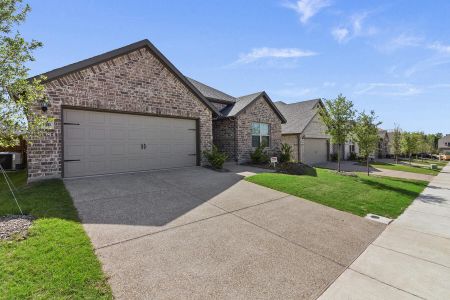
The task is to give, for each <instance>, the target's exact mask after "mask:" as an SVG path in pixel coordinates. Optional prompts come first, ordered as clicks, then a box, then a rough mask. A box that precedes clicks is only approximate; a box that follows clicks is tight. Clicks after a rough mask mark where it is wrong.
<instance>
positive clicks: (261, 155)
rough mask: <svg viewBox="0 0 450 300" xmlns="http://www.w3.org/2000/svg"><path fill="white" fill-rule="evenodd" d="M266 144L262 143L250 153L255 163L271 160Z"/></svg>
mask: <svg viewBox="0 0 450 300" xmlns="http://www.w3.org/2000/svg"><path fill="white" fill-rule="evenodd" d="M266 147H267V146H266V144H265V143H262V144H261V145H259V147H257V148H256V149H255V151H253V152H252V153H250V158H251V160H252V162H253V163H255V164H263V163H266V162H268V161H269V156H267V154H266V153H265V152H264V149H265V148H266Z"/></svg>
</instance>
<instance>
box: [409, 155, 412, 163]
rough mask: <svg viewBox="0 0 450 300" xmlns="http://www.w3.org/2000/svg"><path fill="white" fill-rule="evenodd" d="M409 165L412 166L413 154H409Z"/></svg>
mask: <svg viewBox="0 0 450 300" xmlns="http://www.w3.org/2000/svg"><path fill="white" fill-rule="evenodd" d="M409 165H412V154H409Z"/></svg>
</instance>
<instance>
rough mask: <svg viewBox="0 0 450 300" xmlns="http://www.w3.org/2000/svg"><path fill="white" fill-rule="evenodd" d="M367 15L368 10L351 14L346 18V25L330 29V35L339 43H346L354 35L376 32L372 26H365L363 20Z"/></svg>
mask: <svg viewBox="0 0 450 300" xmlns="http://www.w3.org/2000/svg"><path fill="white" fill-rule="evenodd" d="M368 16H369V12H367V11H366V12H361V13H357V14H353V15H352V16H350V17H349V18H348V21H347V25H345V26H339V27H335V28H333V29H332V30H331V35H332V36H333V38H334V39H335V40H336V41H337V42H339V43H346V42H348V41H349V40H351V39H353V38H355V37H362V36H371V35H374V34H376V33H377V32H378V30H377V29H376V28H375V27H373V26H365V25H364V21H365V20H366V19H367V17H368Z"/></svg>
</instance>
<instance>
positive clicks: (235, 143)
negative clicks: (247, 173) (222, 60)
mask: <svg viewBox="0 0 450 300" xmlns="http://www.w3.org/2000/svg"><path fill="white" fill-rule="evenodd" d="M188 79H189V80H190V81H191V82H192V84H194V86H195V87H197V88H198V90H199V91H200V92H201V93H202V94H203V95H204V96H205V97H206V98H207V99H208V100H209V101H210V102H211V103H212V104H213V105H214V106H215V107H216V108H217V109H218V110H219V112H220V115H219V116H218V117H217V118H215V119H214V121H213V141H214V144H215V145H217V147H218V148H219V149H221V150H222V151H223V152H225V153H226V154H227V155H228V159H229V160H232V161H236V162H239V163H241V162H246V161H248V160H249V159H250V153H251V152H252V151H253V150H254V149H255V148H256V147H258V146H259V145H260V144H261V143H265V144H266V145H267V151H268V152H269V154H274V155H275V154H277V153H278V152H279V150H280V147H281V124H282V123H286V120H285V118H284V116H283V115H282V114H281V112H280V111H279V110H278V109H277V107H276V106H275V105H274V103H273V102H272V100H271V99H270V98H269V96H268V95H267V93H265V92H258V93H254V94H250V95H246V96H241V97H237V98H235V97H233V96H230V95H228V94H226V93H224V92H221V91H219V90H217V89H215V88H212V87H210V86H208V85H206V84H203V83H201V82H198V81H196V80H194V79H191V78H188Z"/></svg>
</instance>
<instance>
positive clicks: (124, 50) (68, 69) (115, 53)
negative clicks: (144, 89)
mask: <svg viewBox="0 0 450 300" xmlns="http://www.w3.org/2000/svg"><path fill="white" fill-rule="evenodd" d="M141 48H147V49H149V50H150V52H151V53H152V54H153V55H155V57H156V58H158V59H159V60H160V61H161V63H162V64H163V65H164V66H166V67H167V69H168V70H169V71H171V72H172V73H173V74H174V75H175V77H177V78H178V79H179V80H180V81H181V82H182V83H183V84H184V85H185V86H186V87H187V88H188V89H189V90H190V91H191V92H192V93H193V94H194V95H195V96H197V97H198V98H199V99H200V101H201V102H203V104H205V105H206V107H207V108H209V109H210V110H211V111H212V112H213V113H215V114H216V115H219V114H220V113H219V112H218V111H217V109H216V108H215V107H214V106H213V105H212V104H211V103H210V102H209V100H208V99H206V97H205V96H204V95H203V94H202V93H201V92H200V91H199V90H198V89H197V88H196V87H195V86H194V85H193V84H192V83H191V82H190V81H189V80H187V79H186V77H185V76H184V75H183V74H181V72H180V71H179V70H178V69H177V68H176V67H175V66H174V65H173V64H172V63H171V62H170V61H169V60H168V59H167V58H166V57H165V56H164V55H163V54H162V53H161V52H160V51H159V50H158V49H157V48H156V47H155V46H154V45H153V44H152V43H151V42H150V41H149V40H147V39H145V40H142V41H139V42H136V43H133V44H130V45H128V46H125V47H121V48H118V49H115V50H112V51H109V52H106V53H103V54H100V55H97V56H94V57H91V58H88V59H85V60H82V61H79V62H76V63H73V64H70V65H67V66H64V67H61V68H58V69H54V70H52V71H49V72H46V73H43V74H40V75H37V76H34V77H32V78H30V79H33V78H37V77H39V76H45V77H46V80H45V82H49V81H53V80H55V79H58V78H61V77H63V76H66V75H69V74H71V73H75V72H78V71H81V70H83V69H87V68H90V67H92V66H94V65H98V64H101V63H104V62H106V61H109V60H112V59H114V58H116V57H119V56H122V55H126V54H128V53H131V52H133V51H136V50H138V49H141Z"/></svg>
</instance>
